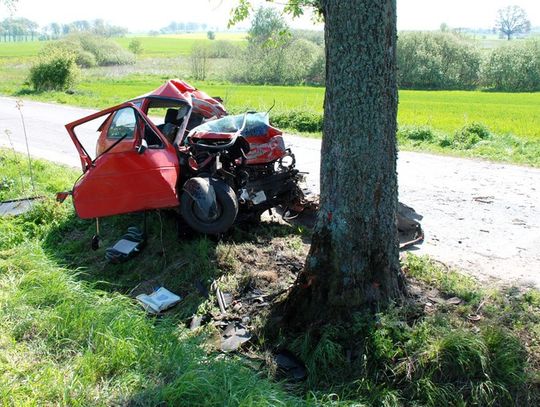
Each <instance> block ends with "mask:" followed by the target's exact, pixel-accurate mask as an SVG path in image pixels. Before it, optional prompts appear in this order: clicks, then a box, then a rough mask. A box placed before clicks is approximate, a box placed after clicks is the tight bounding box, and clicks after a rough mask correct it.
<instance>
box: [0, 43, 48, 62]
mask: <svg viewBox="0 0 540 407" xmlns="http://www.w3.org/2000/svg"><path fill="white" fill-rule="evenodd" d="M47 43H48V41H27V42H0V63H1V62H2V61H3V60H5V59H6V58H24V57H26V58H28V57H33V56H36V55H37V54H38V52H39V50H40V49H41V48H42V47H43V46H44V45H45V44H47Z"/></svg>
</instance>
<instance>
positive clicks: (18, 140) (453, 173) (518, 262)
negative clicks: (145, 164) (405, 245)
mask: <svg viewBox="0 0 540 407" xmlns="http://www.w3.org/2000/svg"><path fill="white" fill-rule="evenodd" d="M22 111H23V114H24V117H25V123H26V129H27V133H28V137H29V140H30V153H31V154H32V155H33V156H36V157H41V158H46V159H49V160H52V161H56V162H59V163H63V164H67V165H70V166H79V165H80V164H79V160H78V156H77V154H76V151H75V148H74V147H73V145H72V143H71V140H70V139H69V136H68V134H67V132H66V131H65V129H64V127H63V126H64V124H65V123H68V122H70V121H72V120H75V119H77V118H80V117H82V116H84V115H87V114H89V113H91V112H92V111H91V110H88V109H81V108H75V107H69V106H62V105H55V104H46V103H38V102H30V101H25V102H24V105H23V107H22ZM95 128H96V127H94V128H93V129H89V128H87V129H83V130H84V131H83V138H84V140H85V144H86V145H88V146H90V147H89V151H92V147H91V146H92V140H95V137H96V133H95V132H94V131H95ZM5 130H9V131H10V132H11V136H10V137H11V140H12V142H13V144H14V147H15V149H17V150H19V151H25V143H24V137H23V131H22V125H21V119H20V116H19V111H18V110H17V109H16V108H15V100H14V99H10V98H1V97H0V145H2V146H9V142H8V138H7V135H6V132H5ZM287 142H288V143H289V144H290V145H291V146H292V148H293V151H294V152H295V154H296V155H297V159H298V160H297V161H298V167H299V168H300V169H301V170H303V171H309V172H310V175H309V178H308V181H309V182H310V184H311V185H312V186H313V188H314V189H318V182H319V181H318V179H319V174H318V173H319V156H320V142H319V141H318V140H313V139H305V138H300V137H295V136H287ZM0 175H1V167H0ZM398 176H399V194H400V201H402V202H404V203H406V204H407V205H409V206H412V207H413V208H415V209H416V211H417V212H418V213H420V214H422V215H423V216H424V219H423V220H422V226H423V228H424V231H425V232H426V241H425V242H424V244H423V245H421V246H420V247H419V248H418V249H417V250H416V253H418V254H429V255H430V256H432V257H433V258H435V259H438V260H440V261H442V262H444V263H446V264H448V265H451V266H456V267H458V268H460V269H461V270H463V271H465V272H467V273H470V274H473V275H475V276H477V277H478V278H479V279H480V280H496V281H500V282H503V283H519V284H533V285H536V286H537V287H540V170H539V169H534V168H527V167H519V166H513V165H506V164H497V163H490V162H486V161H479V160H467V159H460V158H452V157H444V156H435V155H430V154H420V153H411V152H401V153H400V154H399V160H398Z"/></svg>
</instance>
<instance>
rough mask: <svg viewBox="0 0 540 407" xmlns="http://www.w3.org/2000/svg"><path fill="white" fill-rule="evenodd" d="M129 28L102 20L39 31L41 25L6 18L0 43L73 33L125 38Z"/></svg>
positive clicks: (46, 27) (44, 28)
mask: <svg viewBox="0 0 540 407" xmlns="http://www.w3.org/2000/svg"><path fill="white" fill-rule="evenodd" d="M127 32H128V30H127V28H124V27H120V26H116V25H111V24H108V23H106V22H105V21H104V20H102V19H97V20H92V21H89V20H78V21H73V22H71V23H68V24H60V23H51V24H49V25H46V26H45V27H43V28H41V30H40V29H39V25H38V24H37V23H36V22H34V21H31V20H29V19H27V18H22V17H18V18H6V19H4V20H3V21H2V22H0V41H3V42H10V41H11V42H16V41H34V40H36V39H39V40H53V39H58V38H60V37H64V36H66V35H69V34H73V33H89V34H94V35H99V36H103V37H107V38H110V37H123V36H124V35H126V34H127Z"/></svg>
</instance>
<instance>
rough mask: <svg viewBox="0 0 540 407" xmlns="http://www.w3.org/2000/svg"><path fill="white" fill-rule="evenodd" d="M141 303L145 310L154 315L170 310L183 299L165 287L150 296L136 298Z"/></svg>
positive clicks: (143, 295)
mask: <svg viewBox="0 0 540 407" xmlns="http://www.w3.org/2000/svg"><path fill="white" fill-rule="evenodd" d="M135 298H136V299H137V301H139V302H140V303H141V305H142V306H143V307H144V309H145V310H146V311H148V312H151V313H152V314H159V313H160V312H162V311H165V310H166V309H168V308H171V307H172V306H173V305H175V304H176V303H178V302H180V300H181V299H182V298H181V297H180V296H179V295H176V294H174V293H172V292H170V291H169V290H167V289H166V288H164V287H160V288H158V289H157V290H156V291H154V292H153V293H152V294H150V295H146V294H140V295H138V296H137V297H135Z"/></svg>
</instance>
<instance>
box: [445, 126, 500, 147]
mask: <svg viewBox="0 0 540 407" xmlns="http://www.w3.org/2000/svg"><path fill="white" fill-rule="evenodd" d="M490 136H491V133H490V132H489V129H488V128H487V127H486V126H484V125H483V124H481V123H471V124H468V125H466V126H464V127H463V128H462V129H461V130H459V131H457V132H456V133H455V134H454V142H453V144H454V146H455V147H457V148H462V149H469V148H471V147H473V146H475V145H476V144H477V143H478V142H480V141H481V140H485V139H487V138H489V137H490Z"/></svg>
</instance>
